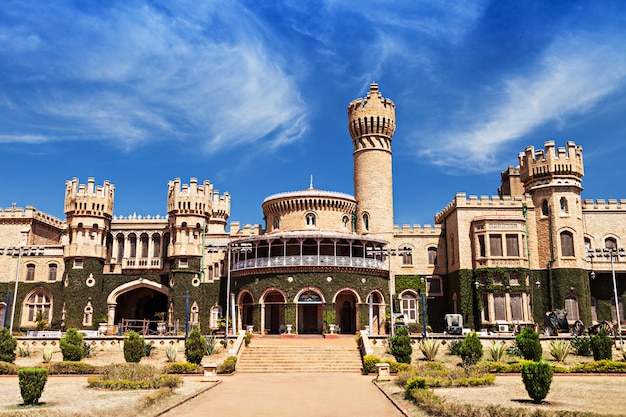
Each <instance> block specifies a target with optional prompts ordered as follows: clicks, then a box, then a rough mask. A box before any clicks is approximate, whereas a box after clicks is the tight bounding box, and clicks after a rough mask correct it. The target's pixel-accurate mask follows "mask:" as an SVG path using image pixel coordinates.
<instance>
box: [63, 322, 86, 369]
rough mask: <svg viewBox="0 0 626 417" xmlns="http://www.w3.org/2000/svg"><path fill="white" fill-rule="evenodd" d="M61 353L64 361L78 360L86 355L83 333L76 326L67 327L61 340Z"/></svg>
mask: <svg viewBox="0 0 626 417" xmlns="http://www.w3.org/2000/svg"><path fill="white" fill-rule="evenodd" d="M59 344H60V346H61V353H63V360H64V361H72V362H78V361H80V360H81V359H83V358H84V357H85V351H84V348H83V335H82V333H78V330H76V329H74V328H70V329H67V332H65V336H63V337H62V338H61V340H60V343H59Z"/></svg>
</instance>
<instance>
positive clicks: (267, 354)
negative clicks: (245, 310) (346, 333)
mask: <svg viewBox="0 0 626 417" xmlns="http://www.w3.org/2000/svg"><path fill="white" fill-rule="evenodd" d="M237 371H239V372H360V371H361V357H360V354H359V351H358V349H356V348H354V347H344V346H324V347H320V346H258V347H252V346H249V347H247V348H245V349H244V351H243V352H242V354H241V357H240V358H239V360H238V361H237Z"/></svg>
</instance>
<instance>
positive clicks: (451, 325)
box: [443, 314, 463, 334]
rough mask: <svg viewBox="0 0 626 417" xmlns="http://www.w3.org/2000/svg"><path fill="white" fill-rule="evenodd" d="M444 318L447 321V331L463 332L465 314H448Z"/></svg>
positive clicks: (452, 332) (451, 332)
mask: <svg viewBox="0 0 626 417" xmlns="http://www.w3.org/2000/svg"><path fill="white" fill-rule="evenodd" d="M443 319H444V320H445V321H446V333H448V334H463V316H462V315H460V314H446V315H445V316H444V317H443Z"/></svg>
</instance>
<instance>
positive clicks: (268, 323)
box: [263, 291, 285, 334]
mask: <svg viewBox="0 0 626 417" xmlns="http://www.w3.org/2000/svg"><path fill="white" fill-rule="evenodd" d="M263 307H264V310H265V313H264V316H263V319H264V323H263V326H264V327H265V332H266V333H267V334H280V330H281V328H280V327H281V324H283V323H284V321H285V297H283V295H282V294H281V293H280V292H278V291H272V292H269V293H267V294H266V295H265V297H264V300H263Z"/></svg>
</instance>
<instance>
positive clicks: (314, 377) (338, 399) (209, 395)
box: [164, 372, 403, 417]
mask: <svg viewBox="0 0 626 417" xmlns="http://www.w3.org/2000/svg"><path fill="white" fill-rule="evenodd" d="M219 379H220V381H221V383H220V384H218V385H216V386H215V387H213V388H211V389H210V390H208V391H206V392H205V393H203V394H201V395H199V396H198V397H196V398H194V399H192V400H190V401H188V402H186V403H184V404H182V405H180V406H178V407H176V408H174V409H173V410H172V411H170V412H169V413H167V414H164V416H167V417H173V416H176V417H192V416H193V417H197V416H199V415H218V416H226V415H231V416H244V415H250V416H258V417H265V416H268V417H269V416H272V417H280V416H289V417H294V416H297V417H325V416H333V417H334V416H344V417H351V416H354V417H363V416H381V417H382V416H389V417H396V416H397V417H401V416H402V415H403V414H402V413H401V412H400V411H399V410H398V409H397V408H396V407H395V406H394V405H393V404H392V403H391V402H390V401H389V400H388V399H387V398H386V397H385V395H384V394H383V393H381V392H380V391H379V390H378V388H377V387H376V386H375V385H374V383H373V382H372V376H367V375H359V374H350V373H295V372H293V373H240V374H234V375H232V376H220V377H219Z"/></svg>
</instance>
